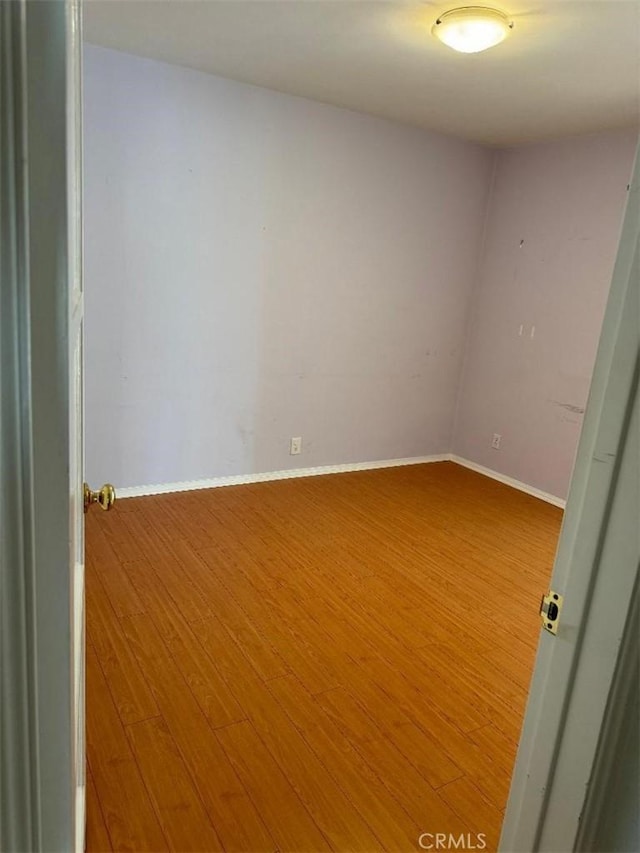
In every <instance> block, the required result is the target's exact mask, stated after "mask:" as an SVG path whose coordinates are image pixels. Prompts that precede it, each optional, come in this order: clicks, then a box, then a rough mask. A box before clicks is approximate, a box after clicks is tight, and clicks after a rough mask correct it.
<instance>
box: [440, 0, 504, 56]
mask: <svg viewBox="0 0 640 853" xmlns="http://www.w3.org/2000/svg"><path fill="white" fill-rule="evenodd" d="M512 29H513V21H511V20H510V19H509V17H508V15H506V14H505V13H504V12H500V11H499V10H498V9H489V8H486V7H484V6H462V7H461V8H459V9H451V10H450V11H448V12H443V13H442V15H440V16H439V18H438V19H437V20H436V22H435V24H434V25H433V27H432V29H431V33H432V35H434V36H435V37H436V38H437V39H439V40H440V41H441V42H442V43H443V44H446V45H447V47H450V48H452V49H453V50H457V51H458V52H459V53H480V51H482V50H487V49H488V48H490V47H495V45H497V44H500V42H502V41H504V40H505V39H506V38H507V36H508V35H509V34H510V32H511V30H512Z"/></svg>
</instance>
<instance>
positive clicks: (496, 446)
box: [491, 432, 502, 450]
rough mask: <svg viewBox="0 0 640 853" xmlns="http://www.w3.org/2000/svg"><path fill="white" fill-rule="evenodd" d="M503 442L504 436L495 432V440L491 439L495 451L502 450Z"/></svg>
mask: <svg viewBox="0 0 640 853" xmlns="http://www.w3.org/2000/svg"><path fill="white" fill-rule="evenodd" d="M501 441H502V436H501V435H499V433H497V432H494V434H493V438H492V439H491V447H493V449H494V450H500V442H501Z"/></svg>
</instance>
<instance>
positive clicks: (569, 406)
mask: <svg viewBox="0 0 640 853" xmlns="http://www.w3.org/2000/svg"><path fill="white" fill-rule="evenodd" d="M549 402H550V403H553V405H554V406H560V408H561V409H566V410H567V411H568V412H573V413H574V414H576V415H584V406H574V404H573V403H560V402H559V401H558V400H549Z"/></svg>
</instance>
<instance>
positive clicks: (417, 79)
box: [84, 0, 640, 145]
mask: <svg viewBox="0 0 640 853" xmlns="http://www.w3.org/2000/svg"><path fill="white" fill-rule="evenodd" d="M464 2H465V0H451V2H449V3H447V2H444V3H439V2H424V3H403V2H369V0H356V2H351V0H279V2H272V0H161V2H157V0H89V2H85V4H84V9H85V13H84V18H85V20H84V28H85V29H84V32H85V38H86V40H87V41H90V42H93V43H94V44H101V45H105V46H107V47H113V48H117V49H119V50H123V51H126V52H129V53H134V54H139V55H141V56H148V57H153V58H156V59H162V60H165V61H167V62H173V63H176V64H178V65H185V66H189V67H191V68H198V69H201V70H203V71H209V72H211V73H213V74H219V75H221V76H223V77H230V78H231V79H233V80H241V81H243V82H246V83H253V84H256V85H258V86H265V87H267V88H270V89H277V90H278V91H281V92H289V93H291V94H295V95H302V96H303V97H307V98H313V99H315V100H319V101H324V102H326V103H330V104H337V105H338V106H343V107H349V108H351V109H354V110H360V111H362V112H367V113H372V114H374V115H377V116H383V117H386V118H390V119H395V120H397V121H402V122H407V123H409V124H415V125H418V126H420V127H424V128H428V129H430V130H436V131H441V132H443V133H450V134H453V135H456V136H461V137H465V138H467V139H472V140H475V141H478V142H483V143H486V144H489V145H509V144H515V143H522V142H530V141H537V140H542V139H549V138H552V137H558V136H563V135H569V134H577V133H588V132H592V131H597V130H601V129H605V128H618V127H627V126H631V125H634V124H638V121H639V112H640V0H590V1H589V0H586V1H585V0H504V1H503V0H496V2H495V5H496V6H498V7H499V8H502V9H504V11H506V12H508V13H509V14H510V15H511V16H512V17H513V19H514V21H515V28H514V31H513V34H512V36H511V37H510V38H509V39H507V41H506V42H504V43H503V44H501V45H499V46H498V47H496V48H494V49H493V50H489V51H487V52H486V53H480V54H467V55H465V54H458V53H455V52H453V51H451V50H450V49H449V48H446V47H445V46H444V45H442V44H440V42H438V41H436V40H435V39H434V38H433V37H432V36H431V34H430V29H431V25H432V23H433V21H434V20H435V18H436V17H437V16H438V14H439V13H440V12H442V11H444V10H446V9H450V8H454V7H456V6H460V5H464ZM473 2H474V0H467V4H468V5H472V4H473ZM475 2H476V4H477V5H482V0H475ZM486 5H494V4H493V0H486Z"/></svg>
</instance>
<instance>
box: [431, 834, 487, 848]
mask: <svg viewBox="0 0 640 853" xmlns="http://www.w3.org/2000/svg"><path fill="white" fill-rule="evenodd" d="M418 845H419V847H420V849H421V850H486V849H487V836H486V835H485V834H484V832H478V833H477V834H476V833H472V832H462V833H460V835H453V834H452V833H451V832H423V833H422V835H421V836H420V837H419V838H418Z"/></svg>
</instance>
